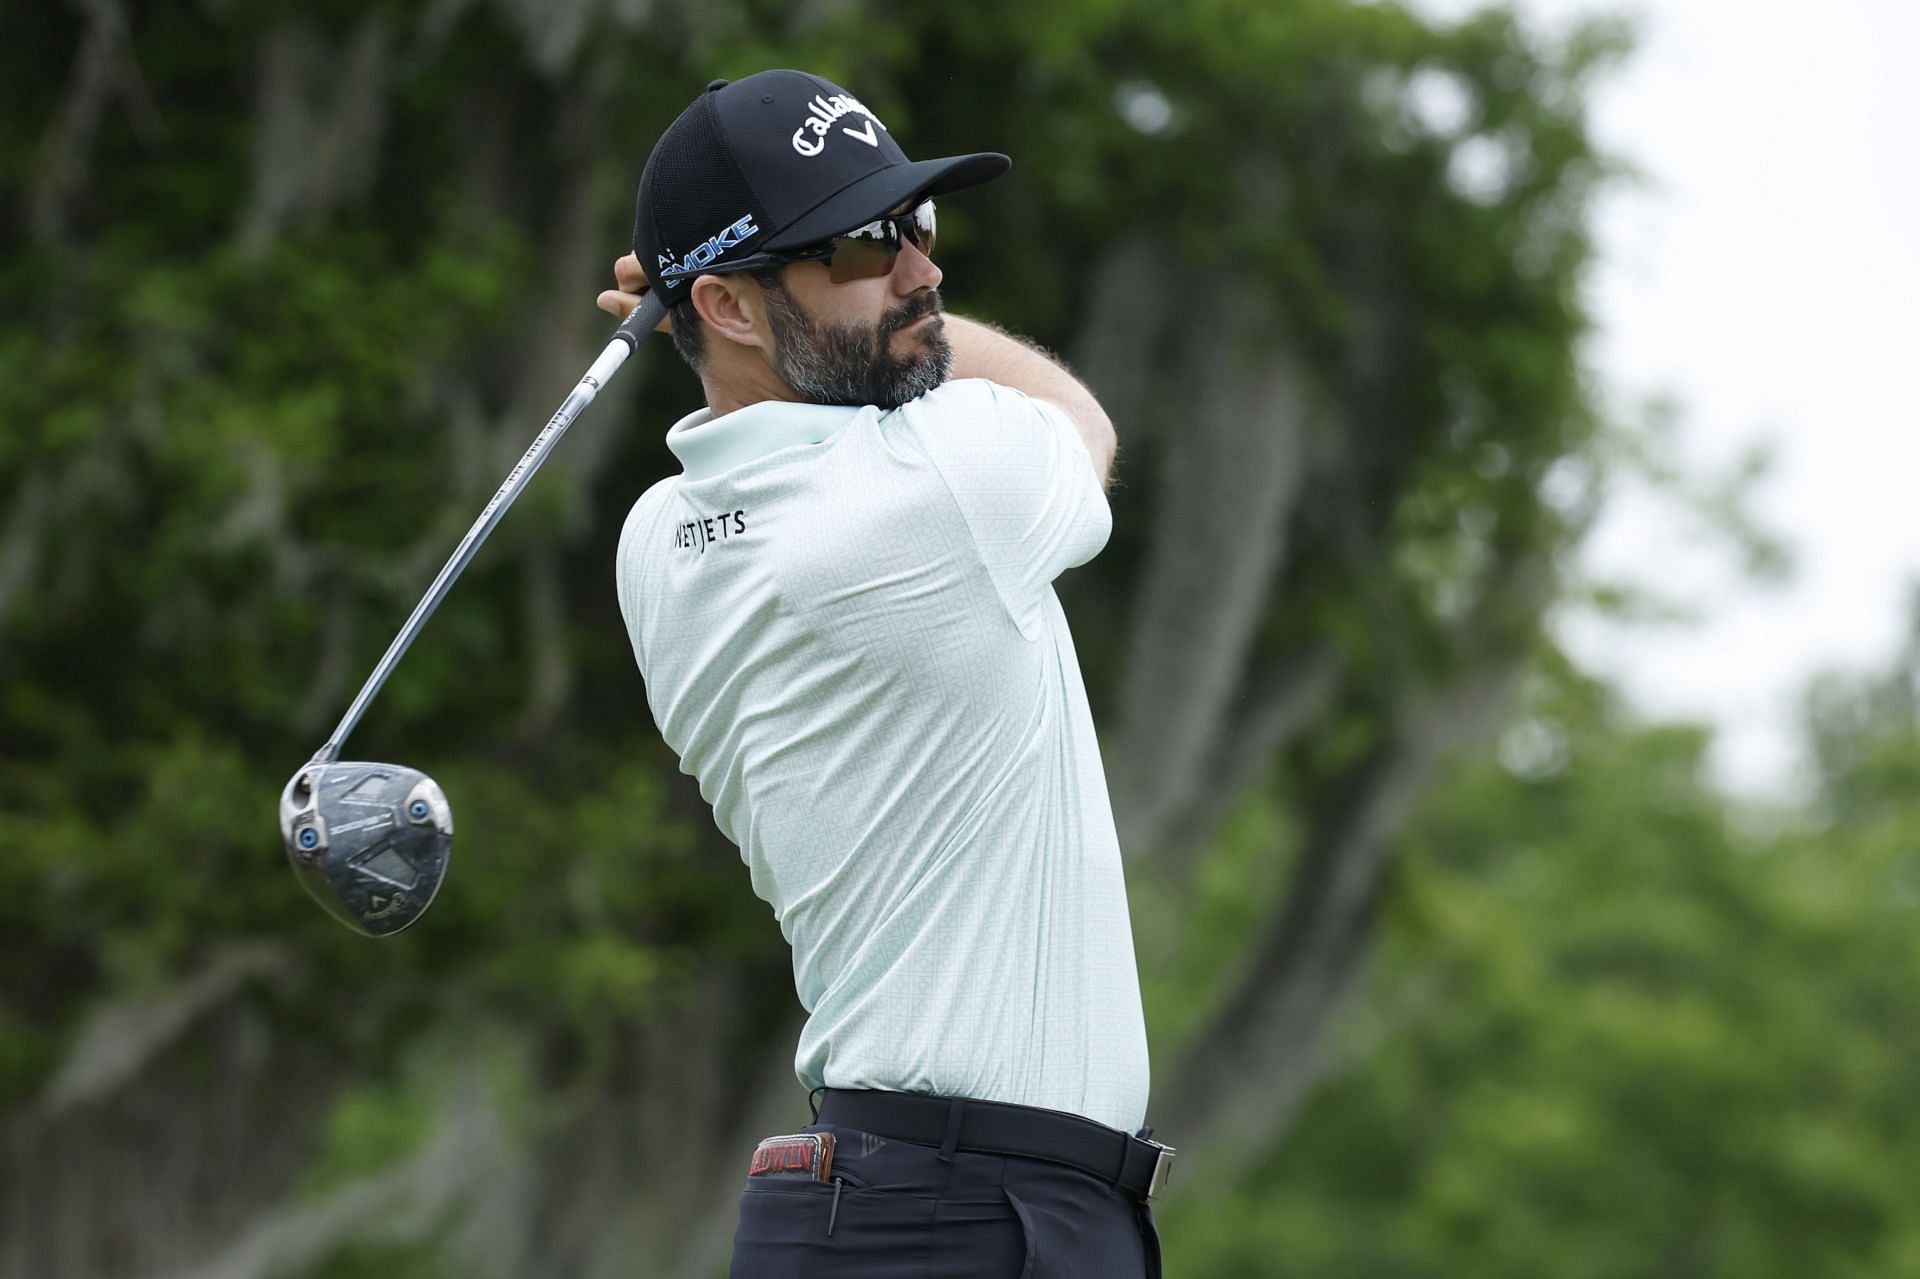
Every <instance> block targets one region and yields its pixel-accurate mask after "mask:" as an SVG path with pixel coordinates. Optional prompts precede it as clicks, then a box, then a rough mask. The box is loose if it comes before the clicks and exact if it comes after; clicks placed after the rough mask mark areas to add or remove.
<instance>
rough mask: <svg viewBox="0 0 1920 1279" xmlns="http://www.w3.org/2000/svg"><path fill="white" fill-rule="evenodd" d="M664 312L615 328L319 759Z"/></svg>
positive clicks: (640, 313)
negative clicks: (554, 451)
mask: <svg viewBox="0 0 1920 1279" xmlns="http://www.w3.org/2000/svg"><path fill="white" fill-rule="evenodd" d="M662 314H663V309H662V308H661V306H660V305H659V304H658V303H655V302H652V301H651V299H649V301H648V302H646V303H643V304H642V305H641V306H640V308H639V309H638V310H636V311H635V312H634V313H633V314H632V315H631V316H629V317H628V319H627V320H626V322H625V323H623V324H621V326H620V327H619V329H618V330H616V331H615V333H614V339H613V341H611V342H608V343H607V346H606V349H605V350H603V351H601V352H600V358H598V359H597V360H595V361H594V362H593V366H592V367H591V368H589V369H588V370H587V373H586V376H584V377H582V378H581V379H580V381H579V383H578V384H577V385H575V386H574V388H573V390H572V391H571V392H569V393H568V395H567V398H566V401H565V402H564V403H562V404H561V405H560V407H559V408H558V409H557V410H555V412H554V415H553V416H552V417H551V418H549V419H548V420H547V424H546V426H544V427H542V428H541V430H540V434H538V435H536V436H535V437H534V440H533V443H532V444H531V445H530V446H529V447H528V449H527V451H526V452H525V453H524V454H522V455H521V458H520V461H519V462H518V463H517V464H516V465H515V466H514V468H513V470H512V471H510V472H509V473H508V474H507V478H506V482H505V483H503V484H501V485H500V488H499V489H498V490H497V491H496V492H495V493H494V495H493V500H492V501H490V502H488V503H487V506H486V509H485V510H483V511H481V512H480V518H479V519H477V520H475V521H474V522H473V527H472V528H470V529H468V530H467V535H466V536H465V537H463V538H461V539H460V545H459V546H458V547H456V548H455V549H454V552H453V557H452V558H451V559H449V560H448V561H447V563H446V566H445V567H444V568H442V569H441V570H440V575H439V576H438V577H436V578H434V579H433V585H432V586H430V587H428V588H427V593H426V595H425V596H423V597H422V598H421V600H420V602H419V603H418V604H417V605H415V606H414V610H413V616H411V617H409V618H408V619H407V624H406V625H405V626H403V627H401V628H400V633H399V634H398V635H396V636H394V637H393V643H391V644H389V645H388V646H387V653H386V656H385V657H382V658H381V659H380V664H379V665H378V666H376V667H374V668H373V674H371V675H369V676H367V682H366V683H365V684H363V685H361V688H360V693H359V695H358V696H357V697H355V698H354V699H353V705H352V706H349V707H348V708H347V713H346V715H344V716H343V717H342V718H341V720H340V725H339V727H337V728H335V729H334V730H333V736H332V737H329V738H328V739H327V744H326V745H325V746H322V747H321V748H320V749H319V751H317V752H316V753H315V754H314V757H313V758H314V761H315V762H318V763H332V762H333V761H334V760H337V759H339V758H340V750H341V748H342V747H343V746H345V745H346V741H347V736H348V734H350V733H352V732H353V730H354V727H355V726H356V725H357V724H359V722H360V717H361V716H362V715H364V714H366V710H367V707H368V705H370V704H371V703H372V701H373V699H374V696H375V694H377V693H379V691H380V688H381V685H383V684H385V683H386V682H387V677H388V676H389V675H391V674H393V668H394V667H395V666H397V665H399V664H400V658H401V657H402V656H403V655H404V654H405V653H406V651H407V649H408V648H409V647H411V646H412V644H413V641H414V639H415V638H416V637H417V636H418V635H419V634H420V631H421V629H422V628H423V627H425V626H426V624H427V619H428V618H430V617H432V616H433V611H434V609H436V608H438V607H439V606H440V601H441V600H442V599H444V598H446V594H447V591H448V590H449V589H450V588H451V587H452V586H453V583H454V579H456V578H458V577H459V576H460V573H461V571H462V570H463V569H465V568H466V567H467V563H468V561H470V560H472V559H473V556H474V553H475V552H476V551H478V550H479V549H480V544H481V543H482V542H484V541H486V540H487V534H489V533H491V532H493V528H494V525H496V524H498V523H499V522H500V520H501V517H503V516H504V515H506V513H507V508H508V507H509V506H512V505H513V500H514V498H516V497H518V496H519V495H520V490H521V489H522V488H524V487H526V483H527V481H528V480H530V479H532V478H533V473H534V472H535V471H538V470H539V469H540V464H541V463H542V462H544V461H546V460H547V454H548V453H550V452H552V451H553V446H554V445H556V444H558V443H559V442H560V437H561V436H562V435H564V434H566V431H567V428H568V427H569V426H571V425H573V420H574V419H575V418H576V417H578V416H580V411H581V410H582V409H584V408H586V407H587V405H589V404H591V403H593V397H594V396H596V395H598V394H599V393H600V388H601V387H603V386H605V385H606V384H607V382H608V380H609V379H611V378H612V377H613V375H614V373H616V372H617V371H618V370H619V368H620V366H621V365H622V364H624V363H626V359H627V357H628V356H629V355H631V354H632V353H633V349H634V347H635V346H636V345H637V344H638V343H639V341H640V339H641V338H644V337H645V336H646V335H647V333H649V332H650V331H652V329H653V326H654V325H655V324H657V323H658V322H659V320H660V317H661V315H662Z"/></svg>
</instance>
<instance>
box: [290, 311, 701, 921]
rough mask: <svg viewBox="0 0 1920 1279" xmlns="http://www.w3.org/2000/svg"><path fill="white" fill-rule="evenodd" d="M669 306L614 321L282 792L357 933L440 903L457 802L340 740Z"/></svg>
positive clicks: (304, 846) (298, 864)
mask: <svg viewBox="0 0 1920 1279" xmlns="http://www.w3.org/2000/svg"><path fill="white" fill-rule="evenodd" d="M665 314H666V308H665V306H663V305H662V304H661V303H660V302H659V301H658V300H657V299H655V298H653V297H647V298H646V299H644V300H643V301H642V302H641V303H640V305H639V306H638V307H637V308H635V310H634V312H633V314H632V315H629V316H628V317H627V318H626V319H625V320H623V321H622V322H621V324H620V327H619V328H617V329H615V330H614V334H613V339H612V340H611V341H609V342H608V343H607V346H606V349H605V350H603V351H602V352H600V357H599V358H598V359H596V360H595V361H594V362H593V366H592V367H591V368H589V369H588V370H587V372H586V375H585V376H584V377H582V378H581V379H580V381H579V384H578V385H576V386H575V387H574V388H573V390H572V391H571V392H570V393H569V394H568V395H567V398H566V401H565V402H564V403H563V404H561V406H560V407H559V409H558V410H556V411H555V413H554V415H553V416H552V417H551V418H550V419H548V421H547V424H546V426H545V427H543V428H541V431H540V434H539V435H537V436H535V437H534V441H533V444H532V445H531V446H530V447H529V448H528V449H527V451H526V453H525V454H523V455H522V456H521V458H520V461H519V462H518V463H517V464H516V465H515V466H514V468H513V470H512V471H511V472H509V473H508V475H507V478H506V482H505V483H503V484H501V486H500V488H499V490H498V491H497V492H495V493H494V495H493V500H492V501H490V502H488V503H487V506H486V509H485V510H483V511H481V512H480V518H479V519H477V520H475V521H474V524H473V527H472V528H470V529H468V530H467V535H466V536H465V537H464V538H462V539H461V540H460V545H459V546H458V547H457V548H455V550H454V552H453V557H452V558H451V559H449V560H448V561H447V563H446V567H444V568H442V569H441V570H440V574H439V576H438V577H436V578H434V579H433V585H432V586H430V587H428V588H427V593H426V595H425V596H424V597H423V598H422V599H421V601H420V603H419V604H418V605H416V606H415V607H414V610H413V615H412V616H411V617H409V618H408V619H407V624H406V625H405V626H403V627H401V628H400V633H399V634H398V635H396V636H395V637H394V640H393V643H392V644H390V645H389V646H388V647H387V653H386V656H385V657H382V658H381V659H380V664H379V665H378V666H376V667H374V669H373V674H371V675H369V676H368V677H367V682H366V683H365V684H364V685H362V686H361V689H360V694H359V696H357V697H355V698H354V699H353V705H352V706H350V707H348V708H347V713H346V715H345V716H344V717H343V718H342V719H341V721H340V724H339V727H337V728H335V729H334V730H333V736H331V737H329V738H328V739H327V743H326V745H324V746H322V747H321V748H320V749H319V750H317V751H315V752H314V755H313V758H312V759H310V760H308V761H307V762H306V763H305V764H303V765H301V767H300V770H299V771H298V772H296V773H295V774H294V775H293V777H292V779H291V780H290V781H288V782H287V786H286V789H285V790H284V791H282V792H281V794H280V835H281V838H282V839H284V840H285V841H286V845H287V860H288V862H289V863H291V864H292V866H293V870H294V874H295V875H296V876H297V877H298V878H299V880H300V882H301V883H302V884H304V885H306V888H307V891H308V892H309V893H312V894H313V897H314V900H316V901H318V902H319V903H320V904H321V905H322V906H324V907H326V909H327V913H328V914H330V915H332V916H333V917H334V918H335V919H338V920H339V921H340V922H341V923H343V924H345V925H346V926H347V927H349V928H351V929H353V930H354V931H355V932H357V933H362V934H365V935H366V936H368V937H386V936H390V935H391V934H393V933H397V932H399V931H400V930H401V929H403V928H405V927H407V926H408V925H409V924H411V923H413V921H414V920H416V919H418V918H420V916H421V915H422V914H423V913H424V912H425V911H426V909H427V907H428V906H429V905H431V904H432V902H433V898H434V895H435V894H436V893H438V892H439V891H440V885H441V883H442V882H444V881H445V879H446V877H447V860H448V858H449V857H450V856H451V855H452V853H453V809H452V808H451V807H450V806H449V805H448V803H447V797H446V795H445V794H443V793H442V792H441V790H440V786H439V784H438V783H436V782H435V781H434V780H433V779H432V778H431V777H428V776H427V775H426V774H425V773H422V772H420V771H419V770H418V769H413V768H407V767H405V766H403V765H400V764H371V763H359V762H342V761H341V760H340V749H341V747H342V746H344V745H345V744H346V740H347V735H348V734H349V733H351V732H352V731H353V729H354V726H355V725H357V724H358V723H359V722H360V717H361V716H362V715H364V714H365V713H366V710H367V706H368V704H369V703H370V702H372V701H373V698H374V694H376V693H378V692H379V691H380V686H381V685H383V684H385V683H386V682H387V677H388V676H389V675H391V674H392V673H393V668H394V667H395V666H396V665H398V664H399V661H400V657H401V655H402V654H404V653H405V652H406V651H407V649H408V647H410V646H411V645H412V643H413V641H414V639H415V637H416V636H418V635H419V634H420V630H421V628H422V627H424V626H425V625H426V623H427V619H428V618H429V617H431V616H433V610H434V609H435V608H437V607H439V604H440V601H441V600H442V599H443V598H445V597H446V594H447V591H448V589H449V588H450V587H452V585H453V582H454V579H455V578H457V577H459V576H460V573H461V570H463V569H465V568H466V566H467V563H468V561H469V560H471V559H472V558H473V556H474V552H476V551H477V550H479V549H480V544H481V543H482V542H484V541H486V540H487V534H489V533H491V532H492V531H493V527H494V525H496V524H498V523H499V522H500V518H501V517H502V516H503V515H505V514H506V512H507V508H508V507H509V506H511V505H513V499H514V498H515V497H517V496H519V493H520V490H521V488H522V487H524V486H525V484H526V482H527V481H528V480H529V479H531V478H532V477H533V473H534V472H535V471H537V470H539V469H540V464H541V463H542V462H544V461H545V460H546V457H547V454H548V453H549V452H551V451H552V449H553V446H554V445H555V444H557V443H559V442H560V437H561V436H562V435H563V434H565V433H566V430H567V427H569V426H570V425H572V424H573V419H574V418H576V417H578V416H579V414H580V411H581V410H582V409H584V408H586V407H587V405H588V404H591V403H592V402H593V397H594V396H595V395H597V394H598V393H599V391H600V388H601V387H603V386H605V385H606V384H607V381H608V380H609V379H610V378H612V377H613V375H614V373H615V372H617V371H618V370H619V368H620V366H621V365H622V364H624V363H625V362H626V359H627V357H628V356H629V355H631V354H632V353H633V350H634V348H635V347H636V346H638V345H639V344H640V342H641V341H642V340H643V339H644V338H645V337H646V335H647V334H649V333H651V332H652V331H653V330H654V328H655V326H657V325H658V324H659V323H660V320H661V318H662V317H663V316H664V315H665Z"/></svg>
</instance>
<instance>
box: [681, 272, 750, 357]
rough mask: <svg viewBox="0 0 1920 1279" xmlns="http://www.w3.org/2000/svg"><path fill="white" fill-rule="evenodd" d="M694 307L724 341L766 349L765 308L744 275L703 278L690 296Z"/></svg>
mask: <svg viewBox="0 0 1920 1279" xmlns="http://www.w3.org/2000/svg"><path fill="white" fill-rule="evenodd" d="M689 296H691V297H692V299H693V306H694V309H695V310H696V311H698V312H699V313H700V318H701V319H703V320H705V321H706V322H707V324H708V325H710V326H711V327H712V328H713V331H714V332H715V333H718V334H719V335H720V336H721V337H722V338H723V339H725V340H726V341H729V342H735V343H738V344H739V345H741V346H758V347H764V346H766V345H767V323H766V319H767V313H766V305H765V303H764V302H763V301H762V300H761V297H760V290H759V289H758V288H756V287H754V286H753V284H752V283H751V282H750V281H749V280H748V279H747V277H746V276H745V275H738V274H735V275H703V276H700V277H699V278H697V279H696V280H694V282H693V292H692V293H691V294H690V295H689Z"/></svg>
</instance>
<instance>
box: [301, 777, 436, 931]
mask: <svg viewBox="0 0 1920 1279" xmlns="http://www.w3.org/2000/svg"><path fill="white" fill-rule="evenodd" d="M280 834H281V836H282V838H284V839H285V840H286V843H287V861H288V862H289V863H291V864H292V866H293V871H294V874H295V875H297V876H298V877H299V879H300V882H301V883H302V884H305V885H306V888H307V891H308V892H309V893H312V894H313V897H314V900H315V901H317V902H319V903H320V904H321V905H322V906H324V907H326V908H327V913H328V914H330V915H332V916H333V917H334V918H335V919H337V920H339V921H340V922H341V923H343V924H345V925H346V926H347V927H348V928H351V929H353V931H355V932H356V933H361V934H363V935H365V936H368V937H386V936H389V935H391V934H393V933H397V932H399V931H400V930H401V929H403V928H405V927H407V926H408V925H409V924H411V923H413V921H414V920H416V919H418V918H420V916H421V915H422V914H424V913H425V912H426V909H427V907H428V906H429V905H431V904H432V902H433V898H434V894H436V893H438V892H439V891H440V884H441V882H442V881H444V880H445V879H446V877H447V859H448V858H449V857H450V856H451V855H452V853H453V810H452V809H451V808H449V807H448V806H447V797H446V795H444V794H443V793H442V792H441V790H440V786H439V784H438V783H437V782H435V781H434V780H433V779H432V778H431V777H428V776H427V775H426V774H425V773H422V772H420V771H419V770H418V769H413V768H404V767H402V766H401V765H399V764H367V763H318V762H314V763H308V764H306V765H304V766H303V767H302V768H301V769H300V771H299V772H297V773H295V774H294V775H293V778H292V780H290V781H289V782H288V783H287V788H286V790H284V791H282V792H281V794H280Z"/></svg>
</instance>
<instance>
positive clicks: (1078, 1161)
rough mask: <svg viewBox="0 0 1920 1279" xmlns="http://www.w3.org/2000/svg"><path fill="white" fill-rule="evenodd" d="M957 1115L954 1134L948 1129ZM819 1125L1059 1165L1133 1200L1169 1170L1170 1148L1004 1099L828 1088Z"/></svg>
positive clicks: (1162, 1183) (1155, 1190) (1152, 1194)
mask: <svg viewBox="0 0 1920 1279" xmlns="http://www.w3.org/2000/svg"><path fill="white" fill-rule="evenodd" d="M956 1118H957V1119H958V1121H959V1132H958V1135H957V1136H955V1135H954V1133H953V1125H954V1121H955V1119H956ZM818 1122H820V1123H822V1124H832V1125H834V1126H836V1127H842V1128H858V1129H859V1130H861V1131H862V1132H870V1133H873V1134H874V1135H875V1136H878V1137H890V1138H892V1139H894V1140H895V1141H906V1142H912V1143H913V1144H915V1145H920V1146H939V1147H941V1148H942V1149H948V1148H951V1149H954V1150H969V1151H973V1152H974V1153H976V1154H983V1155H1019V1156H1022V1157H1024V1158H1027V1159H1044V1160H1046V1161H1047V1162H1048V1163H1056V1164H1065V1165H1066V1166H1067V1167H1069V1168H1078V1169H1079V1170H1080V1171H1081V1172H1084V1173H1087V1174H1089V1175H1091V1176H1094V1177H1098V1178H1099V1179H1100V1180H1102V1181H1104V1182H1106V1183H1107V1184H1109V1185H1111V1186H1113V1187H1114V1188H1115V1189H1118V1190H1124V1191H1126V1192H1127V1193H1128V1194H1130V1195H1132V1196H1133V1197H1134V1198H1136V1199H1144V1200H1152V1199H1157V1198H1159V1196H1160V1195H1161V1194H1162V1193H1163V1192H1164V1191H1165V1190H1166V1185H1167V1178H1168V1176H1169V1175H1170V1174H1171V1173H1172V1171H1173V1147H1172V1146H1166V1145H1162V1144H1161V1143H1160V1142H1157V1141H1154V1140H1152V1139H1151V1138H1150V1137H1146V1136H1139V1137H1134V1136H1130V1135H1128V1134H1127V1133H1124V1132H1121V1131H1120V1130H1119V1129H1117V1128H1109V1127H1107V1126H1106V1125H1105V1124H1100V1123H1095V1122H1094V1121H1093V1120H1091V1119H1087V1118H1084V1117H1082V1116H1080V1115H1070V1114H1067V1113H1066V1112H1065V1111H1060V1110H1042V1109H1040V1108H1039V1107H1036V1106H1015V1105H1012V1104H1010V1103H1007V1102H1002V1101H975V1100H973V1099H972V1098H970V1097H935V1096H931V1095H929V1094H927V1093H908V1092H857V1091H856V1092H849V1091H845V1090H842V1089H838V1088H829V1089H827V1090H826V1096H825V1098H824V1099H822V1101H821V1102H820V1113H819V1120H818ZM1140 1131H1141V1132H1142V1133H1143V1134H1144V1133H1150V1132H1152V1131H1153V1130H1152V1129H1151V1128H1143V1129H1141V1130H1140Z"/></svg>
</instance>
